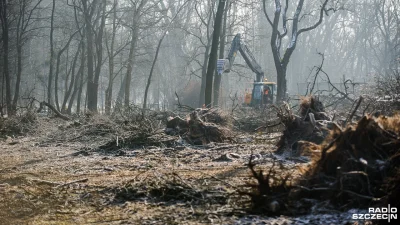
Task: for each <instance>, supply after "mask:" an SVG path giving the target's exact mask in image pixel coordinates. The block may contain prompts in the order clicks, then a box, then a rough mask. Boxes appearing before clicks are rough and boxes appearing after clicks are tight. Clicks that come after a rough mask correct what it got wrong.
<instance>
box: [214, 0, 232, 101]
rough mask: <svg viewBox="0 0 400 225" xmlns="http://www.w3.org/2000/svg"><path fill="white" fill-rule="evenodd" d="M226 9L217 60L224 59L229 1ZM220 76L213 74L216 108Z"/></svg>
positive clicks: (216, 73)
mask: <svg viewBox="0 0 400 225" xmlns="http://www.w3.org/2000/svg"><path fill="white" fill-rule="evenodd" d="M226 2H227V3H226V5H227V7H226V9H225V13H224V22H223V26H222V33H221V36H220V38H219V40H220V47H219V58H220V59H224V58H225V56H224V53H225V40H226V37H225V36H226V21H227V16H228V7H229V0H227V1H226ZM221 76H222V74H221V75H219V74H218V72H215V76H214V89H213V94H214V98H213V100H214V101H213V106H215V107H217V106H218V105H219V95H220V87H221Z"/></svg>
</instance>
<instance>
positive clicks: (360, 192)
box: [304, 115, 400, 208]
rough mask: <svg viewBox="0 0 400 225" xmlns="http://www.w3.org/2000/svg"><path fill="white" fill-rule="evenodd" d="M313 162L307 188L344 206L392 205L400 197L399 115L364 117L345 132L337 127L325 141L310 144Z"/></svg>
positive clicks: (308, 172)
mask: <svg viewBox="0 0 400 225" xmlns="http://www.w3.org/2000/svg"><path fill="white" fill-rule="evenodd" d="M309 146H310V148H312V150H313V151H314V152H320V154H316V155H315V156H314V162H313V163H312V164H311V166H310V167H309V168H307V170H306V172H305V177H306V178H307V179H306V181H305V182H304V185H306V186H308V187H309V188H311V189H314V188H317V189H319V190H320V191H322V193H323V194H322V195H319V196H321V197H323V198H324V199H326V198H327V199H330V200H331V201H332V202H334V203H336V204H338V205H340V206H343V207H346V208H348V207H356V206H362V205H365V204H371V203H376V204H382V205H384V204H387V203H389V204H391V205H392V204H393V206H394V207H399V202H400V198H399V197H400V196H399V195H398V192H399V185H400V182H399V181H400V164H399V163H400V115H394V116H392V117H384V116H380V117H378V118H375V117H371V116H368V115H367V116H364V117H363V118H362V119H361V120H360V121H358V122H357V123H356V124H352V125H349V126H347V127H346V128H345V129H341V128H340V127H338V126H337V127H335V128H334V129H333V130H332V131H331V133H330V135H329V136H328V137H327V138H326V140H325V141H324V142H323V143H322V144H320V145H316V144H310V145H309Z"/></svg>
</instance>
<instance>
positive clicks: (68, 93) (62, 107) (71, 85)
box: [61, 44, 82, 113]
mask: <svg viewBox="0 0 400 225" xmlns="http://www.w3.org/2000/svg"><path fill="white" fill-rule="evenodd" d="M81 46H82V45H81V44H79V47H78V50H77V51H76V54H75V56H74V61H73V62H72V69H71V81H70V83H69V85H66V86H67V88H66V92H65V95H64V100H63V103H62V106H61V113H66V112H68V110H67V109H66V108H65V107H66V105H67V102H68V99H69V97H70V96H71V93H72V92H73V91H72V89H73V88H74V85H76V82H75V77H76V76H75V67H76V62H77V60H78V57H79V53H80V51H81ZM78 73H79V70H78ZM67 81H68V80H66V81H65V82H66V83H67ZM74 89H76V88H74ZM72 97H73V96H71V98H72Z"/></svg>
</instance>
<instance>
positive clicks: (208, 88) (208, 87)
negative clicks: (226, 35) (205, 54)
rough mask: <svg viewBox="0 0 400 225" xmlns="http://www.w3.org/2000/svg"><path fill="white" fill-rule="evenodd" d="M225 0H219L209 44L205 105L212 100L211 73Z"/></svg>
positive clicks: (209, 103)
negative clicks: (210, 43) (211, 38)
mask: <svg viewBox="0 0 400 225" xmlns="http://www.w3.org/2000/svg"><path fill="white" fill-rule="evenodd" d="M224 7H225V0H220V1H219V4H218V9H217V13H216V15H215V22H214V31H213V41H212V45H211V52H210V58H209V60H208V68H207V76H206V88H205V104H206V106H207V107H210V106H211V100H212V84H213V74H214V72H215V67H216V64H217V55H218V42H219V36H220V33H221V23H222V16H223V13H224Z"/></svg>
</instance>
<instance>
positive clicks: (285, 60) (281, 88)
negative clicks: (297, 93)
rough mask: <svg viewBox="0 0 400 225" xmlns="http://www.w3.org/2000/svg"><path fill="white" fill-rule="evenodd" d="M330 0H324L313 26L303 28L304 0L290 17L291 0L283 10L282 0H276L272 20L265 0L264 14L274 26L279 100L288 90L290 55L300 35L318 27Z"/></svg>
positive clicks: (272, 47)
mask: <svg viewBox="0 0 400 225" xmlns="http://www.w3.org/2000/svg"><path fill="white" fill-rule="evenodd" d="M328 1H329V0H324V2H323V4H322V6H321V8H320V10H319V19H318V21H317V22H316V23H315V24H313V25H312V26H309V27H306V28H301V29H299V21H300V18H301V16H300V14H301V12H302V10H303V5H304V0H299V1H298V3H297V7H296V10H295V12H294V15H293V17H291V18H288V17H287V15H286V14H287V11H288V8H289V0H286V1H285V8H284V9H283V11H282V5H281V1H280V0H275V13H274V17H273V19H272V20H271V19H270V17H269V16H268V13H267V9H266V5H267V4H266V0H263V9H264V14H265V17H266V18H267V20H268V23H269V24H270V26H271V27H272V34H271V42H270V45H271V49H272V55H273V59H274V64H275V69H276V73H277V86H278V90H277V100H278V101H281V100H283V99H284V98H285V95H286V91H287V87H286V85H287V83H286V72H287V67H288V65H289V60H290V57H291V56H292V54H293V52H294V50H295V49H296V45H297V41H298V37H299V35H300V34H302V33H304V32H307V31H310V30H313V29H315V28H316V27H318V26H319V25H320V24H321V23H322V19H323V17H324V13H326V15H328V11H329V10H328V9H327V8H326V7H327V4H328ZM281 16H282V23H281V24H282V29H283V32H280V31H279V25H280V22H279V20H280V17H281ZM289 20H291V21H292V24H291V28H292V30H291V37H290V40H289V43H288V46H287V47H286V49H285V51H284V53H283V56H282V55H281V52H282V39H283V38H284V37H285V36H286V35H287V33H288V29H287V23H288V21H289Z"/></svg>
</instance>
